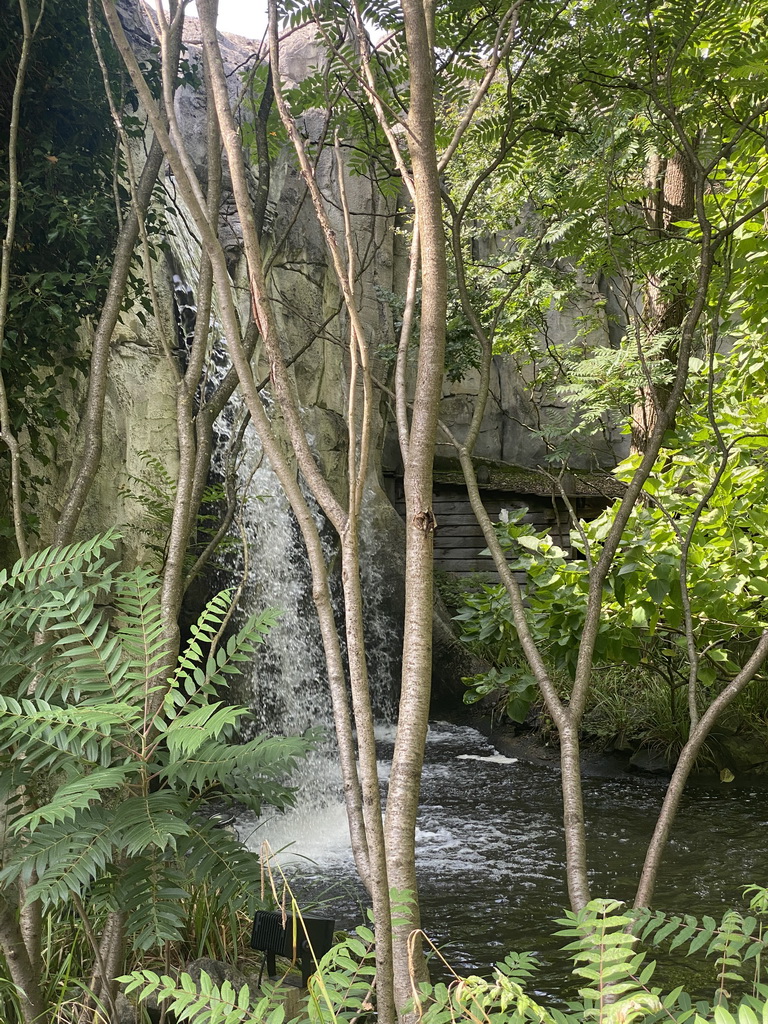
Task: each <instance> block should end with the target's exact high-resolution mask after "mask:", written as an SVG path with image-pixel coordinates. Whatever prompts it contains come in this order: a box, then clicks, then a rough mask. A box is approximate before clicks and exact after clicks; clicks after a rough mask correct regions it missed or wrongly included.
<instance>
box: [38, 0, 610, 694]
mask: <svg viewBox="0 0 768 1024" xmlns="http://www.w3.org/2000/svg"><path fill="white" fill-rule="evenodd" d="M127 2H128V0H126V3H127ZM129 14H130V9H129ZM132 17H133V24H132V32H133V33H134V35H136V34H139V35H140V34H141V31H142V29H141V23H140V21H139V20H138V19H137V17H136V16H135V11H134V13H133V15H132ZM222 42H223V49H224V53H225V59H226V61H227V64H228V70H229V72H230V82H231V88H232V90H233V93H235V92H237V90H238V89H239V82H240V78H239V72H240V71H243V70H246V69H247V68H248V67H249V62H252V61H253V60H254V59H255V55H254V44H253V43H252V42H251V41H248V40H245V39H241V38H239V37H236V36H224V37H222ZM185 44H186V46H187V57H188V59H189V60H190V61H191V62H192V63H193V64H195V63H196V62H197V61H198V60H199V51H200V47H199V38H198V35H197V28H196V24H195V22H194V21H190V22H189V24H188V27H187V29H186V34H185ZM321 60H322V53H321V50H320V48H319V46H318V44H317V42H316V40H315V38H314V36H313V34H312V32H311V31H308V30H303V31H299V32H295V33H293V34H292V35H291V36H290V37H289V39H288V40H287V41H286V43H285V47H284V52H283V62H284V63H283V70H284V72H285V74H286V76H287V78H288V79H289V80H290V81H291V82H298V81H301V80H302V79H303V78H304V77H305V76H306V75H307V74H308V73H309V69H310V68H311V67H313V66H314V65H317V64H318V63H319V62H320V61H321ZM201 77H202V76H201ZM177 114H178V118H179V122H180V125H181V128H182V133H183V136H184V139H185V141H186V144H187V146H188V148H189V151H190V154H191V156H192V159H193V162H194V164H195V166H196V169H197V170H198V173H199V174H200V177H201V179H202V180H203V181H205V180H206V178H207V168H206V166H205V160H206V155H205V117H206V104H205V97H204V96H203V95H202V94H201V93H199V92H196V91H194V90H191V89H186V88H185V89H182V90H181V92H180V94H179V96H178V104H177ZM243 116H247V113H246V114H243ZM302 127H303V130H304V131H305V133H306V134H307V136H308V137H309V138H318V137H319V136H320V134H321V132H322V131H323V128H324V125H323V120H322V114H321V113H320V112H310V113H309V114H308V115H306V116H305V117H304V121H303V125H302ZM318 176H319V181H320V185H321V189H322V191H323V193H324V194H325V196H326V198H327V201H328V211H329V213H330V216H331V219H332V221H333V223H334V228H335V230H336V233H337V237H339V238H343V236H344V231H343V220H342V215H341V210H340V206H339V183H338V180H337V169H336V166H335V162H334V156H333V152H332V150H331V149H327V150H326V151H325V153H324V154H323V156H322V157H321V159H320V162H319V166H318ZM165 186H166V189H167V191H168V194H169V195H171V196H172V197H173V182H172V181H171V180H169V179H167V178H166V180H165ZM346 188H347V194H348V202H349V207H350V211H351V216H352V222H353V228H354V240H355V241H354V244H355V248H356V254H355V255H356V262H357V264H358V266H359V267H361V268H362V270H361V274H360V278H359V282H358V296H359V307H360V313H361V318H362V321H363V323H364V325H365V327H366V330H367V332H368V336H369V341H370V343H371V346H372V349H373V351H374V364H375V365H374V373H375V374H376V376H377V377H379V378H381V379H382V380H386V378H387V377H388V375H389V373H390V372H391V364H389V363H387V362H386V361H385V360H384V359H382V358H379V357H378V355H376V353H377V352H379V351H382V352H383V351H386V350H387V349H389V350H391V349H392V346H393V344H394V342H395V337H394V332H393V322H392V311H391V308H390V305H389V304H388V302H387V301H386V300H385V299H384V298H382V296H385V295H386V294H388V293H389V294H391V293H397V292H398V291H399V290H401V289H402V282H403V280H404V276H405V273H406V269H407V253H406V252H403V251H402V248H401V246H402V242H401V240H400V239H398V237H397V235H396V232H395V223H396V215H397V209H396V204H395V203H394V202H393V201H392V200H391V199H384V198H383V197H382V196H381V195H380V193H379V192H378V191H377V190H375V189H374V188H372V187H371V184H370V182H369V181H368V180H367V179H366V178H365V177H355V176H353V175H351V174H347V175H346ZM177 207H178V208H177V210H176V213H173V212H172V213H169V214H167V215H166V216H167V217H168V221H169V225H170V227H171V229H172V230H171V231H170V237H169V238H168V245H169V247H170V249H171V250H172V256H171V258H170V260H169V261H168V262H165V261H162V260H161V261H160V262H159V263H158V265H156V266H155V268H154V273H155V278H156V281H157V285H158V289H159V293H160V296H161V304H162V307H163V313H162V317H163V318H164V319H165V324H164V329H166V330H169V329H170V330H175V320H174V312H173V288H172V283H171V277H172V273H174V272H178V273H180V274H183V273H184V272H185V271H186V272H187V276H189V277H190V278H193V277H194V267H195V263H196V260H197V258H198V255H197V254H198V253H199V244H198V242H197V240H196V239H195V238H194V233H193V232H191V231H190V230H189V223H190V219H189V218H188V216H185V215H184V211H183V209H181V208H180V206H179V204H178V202H177ZM220 232H221V236H222V238H223V240H224V242H225V246H226V249H227V255H228V260H229V263H230V267H231V272H232V276H233V280H234V281H235V282H239V284H240V288H241V297H242V304H241V308H242V312H243V315H244V316H245V315H246V314H247V310H248V296H247V289H246V287H245V281H246V277H245V267H244V260H243V256H242V245H241V238H240V232H239V224H238V222H237V218H236V215H235V214H234V203H233V200H232V196H231V192H230V191H229V188H228V179H227V175H226V170H225V177H224V195H223V202H222V216H221V223H220ZM264 248H265V252H266V255H267V257H268V258H269V259H270V260H271V261H272V263H273V266H272V271H271V276H270V288H271V293H272V298H273V301H274V303H275V308H276V310H277V316H278V320H279V324H280V331H281V340H282V343H283V345H284V351H285V353H286V355H287V356H288V357H289V358H294V359H295V361H294V362H293V366H292V373H293V376H294V380H295V385H296V391H297V393H298V395H299V396H300V403H301V405H302V410H303V416H304V421H305V424H306V427H307V431H308V434H309V436H310V439H311V443H312V445H313V448H314V450H315V452H316V455H317V458H318V461H319V463H320V464H321V466H322V468H323V470H324V472H325V474H326V475H327V477H328V479H329V480H330V482H331V484H332V486H333V488H334V490H335V491H336V492H337V494H339V495H340V496H343V495H344V494H345V492H346V486H347V428H346V408H347V401H348V396H349V374H348V359H347V356H346V351H347V345H348V339H347V326H346V322H345V318H344V317H343V316H341V315H339V310H340V307H341V302H340V295H339V289H338V285H337V282H336V279H335V275H334V273H333V272H332V270H331V269H330V267H329V259H328V255H327V251H326V245H325V241H324V238H323V235H322V232H321V229H320V227H319V226H318V224H317V222H316V219H315V216H314V213H313V211H312V208H311V204H310V202H309V201H308V199H307V198H306V196H305V189H304V185H303V182H302V180H301V177H300V175H299V173H298V171H297V170H296V166H295V163H294V160H293V158H292V154H291V153H289V152H288V151H285V152H283V153H282V154H281V155H280V156H279V157H278V159H277V160H276V162H275V165H274V167H273V169H272V173H271V181H270V190H269V217H268V223H267V232H266V237H265V239H264ZM185 283H186V284H189V285H191V286H194V281H193V280H187V281H186V282H185ZM140 313H141V311H140V310H133V311H131V312H128V313H126V314H125V315H124V316H123V317H122V319H121V323H120V326H119V327H118V329H117V331H116V332H115V337H114V341H113V346H112V361H111V366H110V379H109V392H108V398H107V407H106V412H105V422H104V431H105V444H104V455H103V459H102V465H101V469H100V471H99V475H98V478H97V481H96V484H95V486H94V489H93V491H92V494H91V496H90V499H89V503H88V506H87V508H86V510H85V513H84V515H83V519H82V523H81V533H82V534H83V535H85V534H91V533H94V532H98V531H99V530H102V529H103V528H104V527H105V526H112V525H120V526H121V527H122V528H123V530H124V532H125V536H126V547H127V552H126V553H127V556H128V560H129V561H133V560H136V559H144V558H146V557H147V555H148V553H149V551H150V549H149V545H150V543H151V540H152V538H151V537H150V536H148V534H147V532H146V530H145V528H144V518H145V515H144V512H145V510H144V508H143V506H142V504H141V502H140V501H138V500H136V491H137V490H140V489H141V485H140V484H137V479H140V478H150V479H153V483H155V484H158V483H159V484H161V485H162V484H163V481H162V477H158V476H157V475H155V476H154V478H153V476H152V475H153V470H152V467H151V466H150V465H148V464H147V461H146V456H145V454H144V453H147V452H148V453H151V454H152V456H155V457H157V458H159V459H160V461H161V462H162V464H163V465H164V467H165V470H166V472H167V473H168V474H169V475H170V476H171V477H172V478H173V477H174V476H175V473H176V470H177V465H178V453H177V449H176V426H175V389H174V384H173V380H172V375H171V373H170V369H169V367H168V364H167V360H166V359H165V357H164V356H163V354H162V348H161V345H160V341H159V330H160V327H159V326H158V324H156V323H153V322H152V320H150V321H149V322H144V321H143V319H142V317H141V315H140ZM577 315H578V311H573V313H568V314H564V315H562V316H560V317H559V320H558V322H557V323H555V322H554V319H553V323H552V325H551V327H552V331H553V333H555V334H556V335H558V336H560V337H566V338H570V337H572V334H573V330H574V327H573V320H574V317H575V316H577ZM86 330H87V328H86ZM255 363H256V365H257V371H258V375H259V376H261V375H264V376H267V368H266V366H265V365H264V364H263V361H262V360H261V359H260V356H259V353H258V352H257V354H256V357H255ZM475 388H476V381H475V379H474V377H473V376H472V375H470V376H468V377H467V378H466V379H465V380H464V381H461V382H460V383H459V384H450V383H448V382H447V383H446V387H445V392H444V401H443V409H442V416H443V418H444V419H446V421H447V422H449V423H450V424H451V425H452V427H453V428H454V429H455V430H456V431H457V432H458V433H459V434H461V432H462V430H463V429H465V427H466V424H468V422H469V418H470V417H471V411H472V397H473V394H474V391H475ZM492 391H493V400H492V401H491V402H490V403H489V407H488V411H487V413H486V417H485V421H484V425H483V431H482V434H481V438H480V443H479V446H478V454H479V455H482V456H484V457H485V458H488V459H491V460H496V461H499V462H504V463H515V464H518V465H522V466H530V467H535V466H536V465H538V464H539V462H540V461H541V459H542V455H543V448H542V443H541V440H540V438H539V437H538V436H537V435H536V433H535V427H536V425H537V421H536V417H537V416H538V415H539V412H540V411H539V412H537V411H536V410H534V409H533V408H532V407H531V403H530V401H529V400H528V398H527V397H526V391H525V388H524V387H523V382H521V379H520V374H519V371H518V369H517V367H516V365H515V364H514V363H513V362H512V361H511V360H510V359H507V358H504V357H497V358H496V359H495V360H494V379H493V385H492ZM82 398H83V396H82V395H74V396H72V410H73V412H72V415H73V418H74V421H75V424H76V423H77V417H78V412H77V410H78V406H81V404H82ZM78 443H79V442H78V436H77V430H76V429H75V431H74V432H73V433H72V434H71V435H70V436H69V437H68V438H65V439H64V440H62V442H60V445H59V455H58V459H57V466H56V470H55V477H54V481H53V491H54V493H55V494H62V493H63V492H64V489H65V487H66V485H67V481H68V479H69V477H70V475H71V471H72V466H73V462H74V452H75V450H76V447H77V444H78ZM612 458H613V452H612V451H611V450H610V445H609V446H608V447H607V448H606V449H605V450H604V451H602V452H597V453H596V454H595V460H594V461H597V462H598V463H600V462H608V461H610V460H611V459H612ZM398 471H399V453H398V451H397V446H396V438H395V434H394V430H393V417H392V415H391V411H390V409H389V403H388V399H387V398H386V396H384V397H382V399H381V403H380V407H379V408H378V409H377V415H376V423H375V444H374V457H373V465H372V468H371V473H370V478H369V483H368V488H367V493H366V502H365V522H364V526H363V537H362V546H363V550H364V555H365V558H366V566H365V573H366V593H367V594H368V595H369V596H370V595H372V600H371V602H370V604H371V607H370V608H369V620H370V625H371V631H372V633H373V634H374V636H375V637H376V638H377V640H376V643H375V644H374V649H375V653H374V655H373V663H372V668H373V671H374V672H375V673H379V674H382V675H384V674H387V675H389V676H391V678H392V679H396V678H397V677H398V675H399V665H398V662H397V652H398V650H399V647H400V634H401V630H402V625H401V623H402V600H403V598H402V592H403V587H402V580H403V572H404V553H403V524H402V521H401V519H400V517H399V515H398V514H397V512H396V511H395V510H394V508H393V506H392V504H391V502H390V500H389V498H388V496H387V493H386V487H385V485H384V484H385V481H384V474H390V475H391V474H397V473H398ZM132 492H133V497H132V496H131V493H132ZM169 499H170V495H169ZM55 511H56V504H55V501H54V502H52V504H51V516H50V518H49V520H48V521H47V523H46V524H44V533H47V534H50V532H51V528H52V525H53V522H54V521H55ZM255 557H258V553H256V554H255ZM436 614H437V616H438V626H437V630H436V647H437V652H436V665H437V666H439V673H440V675H441V677H446V678H447V677H448V676H453V681H452V682H453V684H454V685H455V684H456V682H457V680H458V677H459V676H460V675H462V674H469V673H470V672H472V671H476V666H474V665H470V664H465V663H463V661H462V653H463V652H461V651H460V650H457V648H456V647H455V643H454V641H453V638H452V633H451V630H450V627H449V625H448V624H447V622H446V621H445V616H444V615H443V614H442V613H441V611H440V609H438V610H437V611H436Z"/></svg>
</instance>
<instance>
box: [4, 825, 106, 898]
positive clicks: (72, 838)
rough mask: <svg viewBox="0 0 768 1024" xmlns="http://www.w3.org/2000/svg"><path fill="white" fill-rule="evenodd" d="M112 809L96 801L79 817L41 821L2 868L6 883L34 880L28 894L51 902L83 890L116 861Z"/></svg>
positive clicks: (79, 893)
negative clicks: (110, 810) (48, 822)
mask: <svg viewBox="0 0 768 1024" xmlns="http://www.w3.org/2000/svg"><path fill="white" fill-rule="evenodd" d="M113 835H114V830H113V827H112V821H111V815H110V813H109V812H108V811H107V810H105V809H104V808H102V807H98V806H90V807H88V808H87V809H86V810H84V811H81V812H80V813H78V814H77V816H76V818H75V820H74V821H59V822H56V824H47V823H44V824H41V825H40V826H39V827H38V828H37V829H36V830H35V831H34V832H33V833H31V834H30V835H29V836H28V837H27V840H26V842H25V843H24V845H23V846H21V847H19V848H18V849H17V851H16V853H15V854H14V856H13V857H12V859H11V860H10V861H9V862H8V863H6V865H5V866H4V867H3V869H2V871H0V884H2V883H6V882H14V881H16V879H17V878H22V879H23V880H24V881H25V882H27V883H32V882H33V879H34V878H35V876H37V880H36V881H34V884H29V886H28V888H27V898H28V899H29V900H37V899H39V900H42V902H43V903H44V904H45V905H51V904H55V903H63V902H66V901H67V900H68V899H69V898H70V897H71V894H72V893H73V892H74V893H77V894H78V895H82V893H83V892H84V890H85V889H86V888H87V887H88V886H89V885H90V884H91V882H93V881H94V879H95V878H97V877H98V875H100V874H101V873H102V872H103V871H104V870H105V868H106V866H107V865H108V864H109V863H110V862H111V860H112V851H113Z"/></svg>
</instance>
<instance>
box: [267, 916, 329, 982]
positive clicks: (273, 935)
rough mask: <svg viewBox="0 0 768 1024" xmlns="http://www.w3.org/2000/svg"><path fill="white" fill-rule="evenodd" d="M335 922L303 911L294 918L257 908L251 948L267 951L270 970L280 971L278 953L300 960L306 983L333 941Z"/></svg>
mask: <svg viewBox="0 0 768 1024" xmlns="http://www.w3.org/2000/svg"><path fill="white" fill-rule="evenodd" d="M335 925H336V922H335V921H334V920H333V919H332V918H330V917H313V916H312V915H311V914H302V916H301V917H300V918H296V919H294V917H293V915H292V914H285V915H284V914H282V913H280V911H274V910H257V911H256V916H255V917H254V919H253V932H252V933H251V949H259V950H261V951H262V952H263V953H266V959H267V974H268V975H269V977H270V978H273V977H274V976H275V975H276V974H277V969H276V966H275V957H276V956H284V957H287V958H288V959H289V960H293V961H294V962H295V961H296V960H300V961H301V984H302V985H303V986H304V988H306V987H307V982H308V980H309V976H310V974H312V973H313V972H314V971H315V970H316V968H317V963H318V962H319V961H320V959H321V957H323V956H324V955H325V954H326V953H327V952H328V950H329V949H330V948H331V946H332V945H333V929H334V927H335Z"/></svg>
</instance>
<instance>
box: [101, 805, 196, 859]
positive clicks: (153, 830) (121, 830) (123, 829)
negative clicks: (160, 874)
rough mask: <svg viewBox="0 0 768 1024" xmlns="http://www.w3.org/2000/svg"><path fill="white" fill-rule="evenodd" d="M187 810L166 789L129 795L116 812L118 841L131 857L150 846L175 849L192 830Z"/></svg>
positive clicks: (115, 820)
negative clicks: (139, 794) (180, 840)
mask: <svg viewBox="0 0 768 1024" xmlns="http://www.w3.org/2000/svg"><path fill="white" fill-rule="evenodd" d="M188 813H189V808H188V806H187V805H185V804H184V803H183V801H181V800H180V799H179V798H178V797H177V796H176V794H175V793H173V792H171V791H170V790H167V789H166V790H161V791H160V792H157V793H147V794H146V795H142V796H134V797H130V798H129V799H128V800H124V801H123V802H122V803H121V804H120V805H119V806H118V807H117V808H115V811H114V829H115V837H116V841H117V844H118V845H119V847H120V849H122V850H124V851H125V853H126V855H127V856H129V857H135V856H137V855H139V854H143V853H145V852H146V851H147V850H150V849H155V850H159V851H160V852H161V853H162V852H163V851H166V850H175V849H176V847H177V843H178V841H179V839H182V838H183V837H184V836H186V835H188V834H189V832H190V827H191V826H190V825H189V824H188V822H187V821H186V820H185V818H186V816H187V814H188Z"/></svg>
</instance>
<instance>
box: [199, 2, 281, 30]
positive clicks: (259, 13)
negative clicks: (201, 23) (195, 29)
mask: <svg viewBox="0 0 768 1024" xmlns="http://www.w3.org/2000/svg"><path fill="white" fill-rule="evenodd" d="M187 11H188V12H189V13H190V14H191V15H192V16H193V17H195V18H196V17H197V8H196V7H195V5H194V4H193V3H192V4H190V5H189V7H188V8H187ZM219 28H220V29H221V31H222V32H237V34H238V35H241V36H247V37H249V38H250V39H261V37H262V36H263V35H264V32H265V31H266V28H267V0H219Z"/></svg>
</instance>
